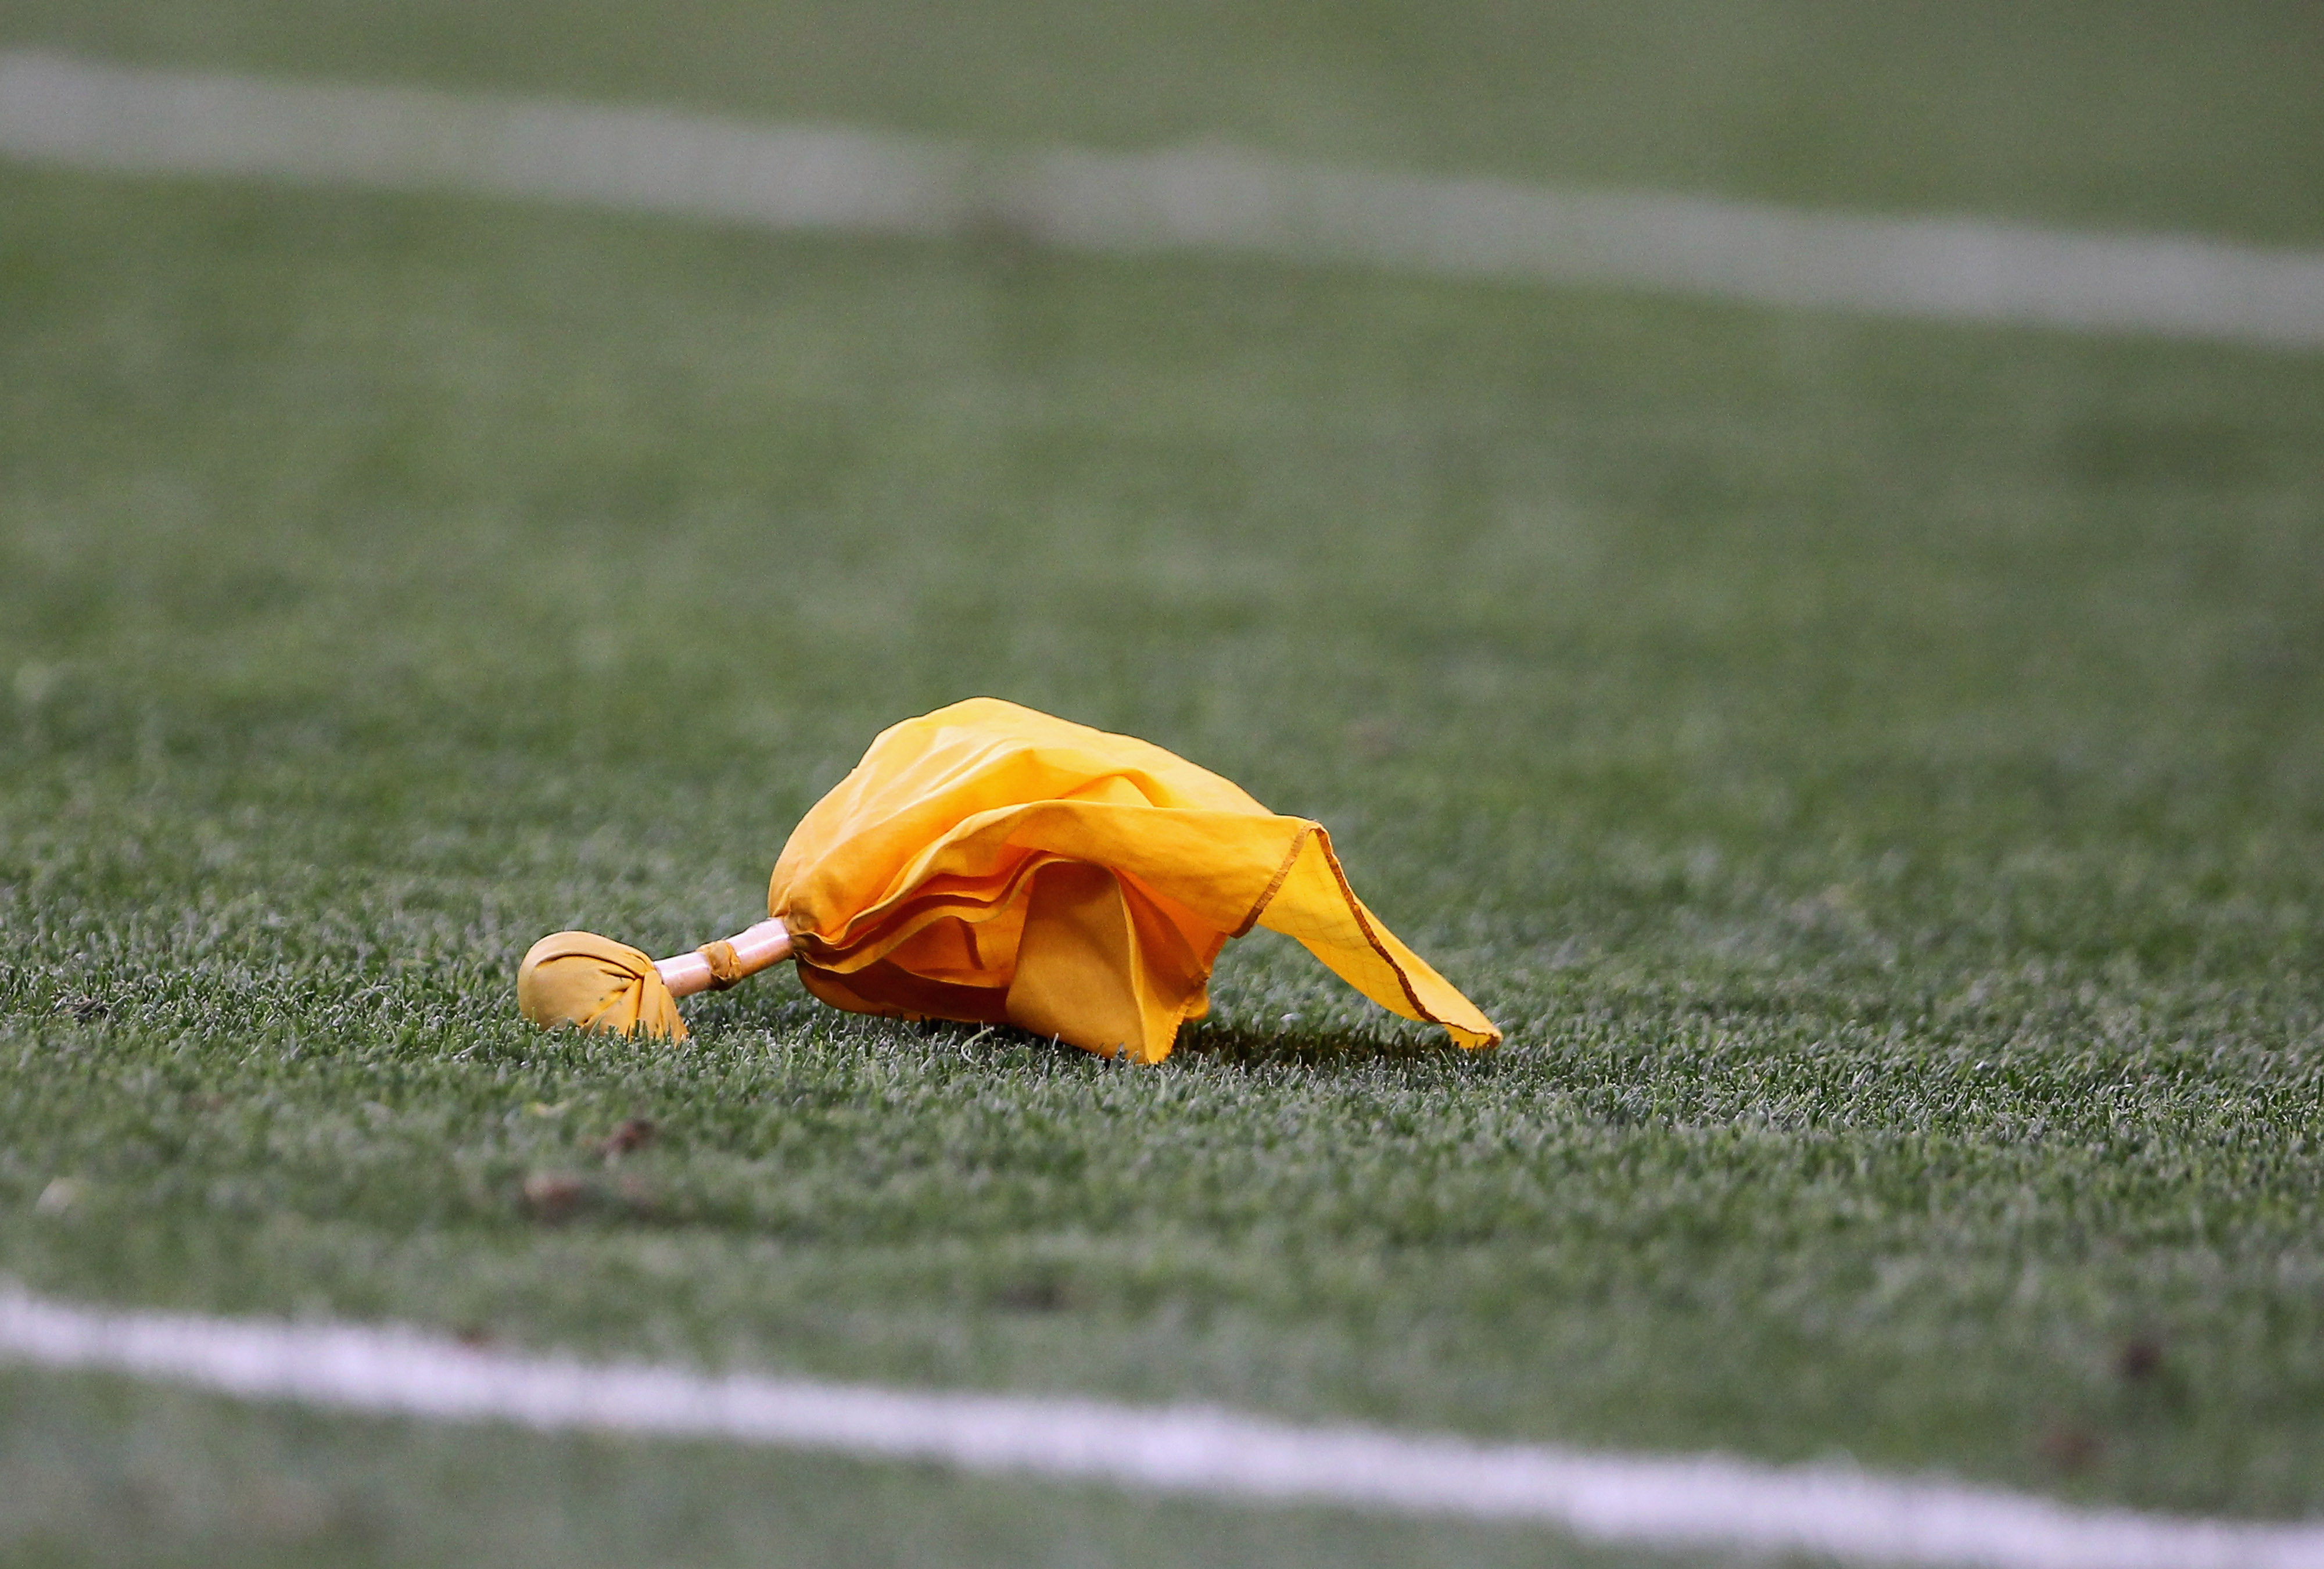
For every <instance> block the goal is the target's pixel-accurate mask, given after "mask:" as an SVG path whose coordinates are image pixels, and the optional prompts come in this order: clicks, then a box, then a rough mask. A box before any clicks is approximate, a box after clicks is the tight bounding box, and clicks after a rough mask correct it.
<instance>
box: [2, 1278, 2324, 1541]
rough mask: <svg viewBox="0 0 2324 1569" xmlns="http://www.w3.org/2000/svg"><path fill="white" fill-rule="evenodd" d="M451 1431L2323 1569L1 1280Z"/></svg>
mask: <svg viewBox="0 0 2324 1569" xmlns="http://www.w3.org/2000/svg"><path fill="white" fill-rule="evenodd" d="M0 1361H19V1362H28V1363H32V1364H34V1365H36V1366H39V1367H44V1368H57V1369H81V1370H88V1371H104V1372H111V1373H124V1374H128V1375H131V1376H133V1377H137V1378H144V1379H152V1380H161V1381H163V1382H168V1383H174V1384H186V1385H191V1386H193V1387H195V1388H198V1389H210V1390H216V1391H219V1392H222V1393H225V1394H228V1395H235V1396H239V1397H241V1398H245V1399H268V1400H289V1401H295V1402H298V1403H300V1404H304V1405H309V1406H320V1407H333V1408H337V1409H339V1410H346V1411H361V1412H372V1413H378V1414H383V1415H393V1416H402V1417H423V1418H429V1419H433V1420H437V1421H447V1422H508V1423H513V1424H516V1425H518V1426H525V1427H532V1428H537V1429H540V1430H542V1431H547V1432H557V1431H565V1430H572V1429H589V1430H595V1431H601V1432H618V1433H631V1434H645V1435H670V1436H685V1437H693V1438H724V1439H730V1440H733V1441H736V1442H740V1443H745V1444H772V1445H776V1446H779V1447H782V1448H788V1449H804V1450H816V1451H822V1452H825V1453H832V1454H845V1455H852V1456H856V1457H859V1458H862V1459H868V1460H913V1461H923V1462H931V1461H932V1462H936V1463H941V1464H945V1465H952V1466H956V1467H959V1468H961V1469H963V1470H965V1471H977V1472H1015V1473H1019V1474H1023V1475H1030V1476H1037V1477H1046V1478H1055V1479H1062V1480H1067V1481H1086V1482H1098V1483H1107V1484H1111V1485H1115V1486H1120V1487H1124V1488H1130V1489H1134V1490H1139V1491H1152V1492H1167V1493H1184V1494H1191V1495H1195V1496H1200V1497H1208V1498H1216V1499H1226V1500H1246V1501H1254V1502H1277V1503H1322V1504H1333V1505H1342V1506H1347V1507H1351V1508H1355V1509H1373V1510H1381V1511H1387V1512H1391V1513H1396V1514H1406V1515H1422V1516H1459V1517H1465V1518H1471V1519H1480V1520H1502V1521H1515V1522H1528V1523H1535V1524H1542V1525H1549V1526H1554V1527H1560V1528H1563V1529H1564V1530H1567V1531H1571V1532H1572V1533H1574V1534H1576V1535H1578V1536H1581V1537H1587V1538H1590V1539H1592V1540H1595V1541H1599V1542H1605V1543H1610V1544H1626V1545H1630V1546H1648V1547H1658V1548H1676V1549H1688V1548H1700V1549H1711V1550H1726V1551H1740V1552H1746V1553H1754V1554H1769V1553H1802V1554H1822V1555H1829V1556H1831V1557H1832V1558H1835V1559H1839V1560H1841V1561H1843V1562H1849V1563H1859V1564H1958V1565H1978V1566H1981V1569H2317V1566H2324V1525H2258V1524H2248V1523H2236V1522H2232V1521H2225V1520H2204V1519H2190V1518H2172V1517H2167V1516H2161V1515H2146V1514H2137V1513H2133V1512H2131V1511H2128V1510H2122V1509H2075V1508H2070V1507H2069V1506H2067V1505H2064V1504H2059V1503H2052V1502H2050V1501H2047V1500H2042V1499H2038V1498H2029V1497H2025V1496H2022V1495H2019V1494H2015V1493H2008V1492H2004V1491H1999V1490H1997V1489H1992V1488H1979V1487H1965V1486H1961V1485H1959V1484H1957V1483H1952V1482H1947V1481H1936V1480H1928V1479H1915V1478H1906V1477H1886V1476H1879V1475H1876V1474H1874V1473H1871V1472H1864V1471H1858V1470H1856V1469H1854V1468H1852V1467H1848V1466H1842V1465H1831V1464H1823V1465H1807V1466H1769V1465H1754V1464H1750V1463H1746V1462H1743V1461H1738V1460H1730V1459H1726V1458H1723V1457H1720V1456H1717V1455H1703V1456H1696V1457H1678V1458H1672V1457H1654V1456H1644V1455H1621V1454H1590V1453H1587V1452H1584V1451H1578V1450H1568V1449H1552V1448H1546V1447H1542V1446H1539V1445H1534V1444H1475V1443H1471V1442H1468V1441H1466V1440H1464V1439H1460V1438H1454V1437H1449V1436H1444V1435H1432V1434H1399V1433H1392V1432H1386V1431H1382V1430H1380V1429H1377V1428H1364V1427H1349V1426H1294V1425H1292V1424H1289V1423H1284V1422H1271V1421H1268V1420H1266V1419H1264V1418H1261V1417H1243V1416H1237V1415H1235V1414H1234V1413H1232V1412H1229V1411H1221V1410H1216V1409H1213V1408H1209V1407H1139V1406H1122V1405H1113V1404H1109V1403H1107V1402H1103V1401H1098V1400H1076V1399H1052V1398H1037V1397H1012V1396H1001V1395H970V1394H942V1393H932V1392H927V1391H920V1390H908V1389H877V1388H872V1387H870V1386H867V1385H855V1384H828V1383H814V1382H808V1381H805V1380H790V1379H766V1378H750V1377H742V1376H725V1377H712V1376H705V1375H703V1374H700V1373H696V1372H691V1371H686V1370H684V1369H679V1368H668V1367H655V1366H650V1365H648V1364H644V1363H638V1362H607V1363H590V1362H583V1361H575V1360H573V1359H571V1358H568V1357H558V1356H528V1355H523V1354H521V1353H517V1352H501V1351H491V1350H481V1349H477V1348H475V1347H472V1346H467V1345H464V1344H461V1343H458V1342H457V1341H452V1340H444V1339H438V1338H436V1337H434V1336H431V1335H426V1334H418V1333H416V1332H414V1331H411V1330H409V1329H400V1328H372V1327H366V1326H363V1325H358V1324H326V1323H284V1322H281V1321H276V1320H270V1319H232V1318H205V1317H195V1316H190V1315H179V1314H164V1313H137V1312H112V1311H107V1310H103V1309H94V1308H88V1307H80V1306H72V1305H70V1304H67V1303H61V1302H52V1301H48V1300H44V1299H42V1298H41V1297H32V1296H29V1295H26V1294H24V1293H23V1292H21V1291H11V1290H0Z"/></svg>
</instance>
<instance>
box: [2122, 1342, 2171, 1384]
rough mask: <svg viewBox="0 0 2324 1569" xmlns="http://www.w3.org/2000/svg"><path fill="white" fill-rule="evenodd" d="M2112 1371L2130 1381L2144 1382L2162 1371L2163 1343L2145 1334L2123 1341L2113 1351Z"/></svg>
mask: <svg viewBox="0 0 2324 1569" xmlns="http://www.w3.org/2000/svg"><path fill="white" fill-rule="evenodd" d="M2114 1371H2115V1372H2116V1374H2117V1375H2118V1376H2120V1377H2121V1378H2124V1379H2126V1380H2129V1381H2130V1382H2132V1383H2135V1384H2138V1383H2144V1382H2145V1381H2146V1380H2149V1379H2151V1378H2153V1376H2154V1375H2155V1374H2157V1373H2159V1372H2161V1371H2163V1343H2162V1342H2161V1341H2158V1340H2155V1339H2153V1338H2152V1337H2150V1336H2147V1335H2140V1336H2139V1337H2138V1338H2137V1339H2135V1340H2126V1341H2125V1342H2123V1343H2122V1347H2121V1349H2120V1350H2118V1351H2116V1352H2115V1353H2114Z"/></svg>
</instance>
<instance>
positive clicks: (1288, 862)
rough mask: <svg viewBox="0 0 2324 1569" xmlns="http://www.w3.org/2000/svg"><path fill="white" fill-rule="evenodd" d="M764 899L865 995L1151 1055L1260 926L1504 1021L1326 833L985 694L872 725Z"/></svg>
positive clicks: (1444, 1017) (1472, 1028)
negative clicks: (1357, 876) (1378, 913)
mask: <svg viewBox="0 0 2324 1569" xmlns="http://www.w3.org/2000/svg"><path fill="white" fill-rule="evenodd" d="M767 911H768V913H769V914H770V915H772V916H774V917H775V918H778V919H779V920H781V921H782V922H783V923H784V925H785V926H787V927H788V928H789V929H790V932H791V935H792V938H793V941H794V942H795V944H796V945H797V953H798V969H799V976H800V979H801V980H803V981H804V982H805V983H807V989H808V990H809V991H811V992H814V993H815V994H816V996H818V997H820V998H822V999H823V1000H824V1001H826V1002H829V1003H832V1004H834V1005H835V1006H837V1007H841V1008H848V1009H853V1010H854V1011H857V1012H860V1013H885V1014H894V1015H901V1016H905V1017H909V1018H936V1019H953V1020H963V1021H964V1022H970V1023H990V1024H999V1023H1008V1024H1014V1025H1018V1026H1019V1027H1021V1028H1023V1029H1028V1030H1031V1031H1033V1032H1035V1033H1036V1034H1040V1035H1051V1036H1056V1037H1058V1038H1062V1039H1064V1040H1066V1041H1069V1042H1071V1043H1072V1044H1073V1045H1074V1046H1078V1047H1083V1048H1087V1049H1088V1050H1091V1051H1093V1052H1097V1053H1099V1054H1100V1055H1102V1056H1107V1057H1111V1056H1114V1055H1117V1054H1120V1055H1126V1056H1129V1057H1133V1058H1135V1059H1137V1060H1139V1061H1141V1062H1158V1061H1159V1060H1161V1059H1162V1058H1163V1057H1167V1056H1168V1055H1169V1053H1170V1048H1171V1046H1172V1044H1173V1043H1174V1042H1175V1041H1176V1038H1177V1034H1178V1026H1179V1025H1180V1024H1182V1023H1184V1022H1185V1020H1188V1019H1197V1018H1200V1017H1201V1016H1202V1015H1203V1012H1204V1011H1207V1009H1208V1007H1209V996H1208V986H1209V982H1210V974H1211V966H1212V964H1213V963H1214V962H1215V961H1216V959H1217V958H1218V955H1219V950H1220V949H1221V948H1222V947H1223V946H1225V944H1226V941H1227V939H1228V938H1229V937H1239V936H1240V935H1241V934H1242V933H1244V932H1246V931H1249V930H1250V928H1251V927H1252V926H1254V925H1259V926H1265V927H1267V928H1269V929H1271V930H1275V931H1279V932H1283V933H1285V934H1286V935H1287V936H1290V937H1296V938H1298V939H1299V941H1300V942H1302V943H1304V944H1305V945H1306V946H1307V948H1308V950H1309V951H1310V952H1311V953H1313V954H1314V955H1315V956H1316V957H1317V958H1319V959H1321V960H1322V961H1323V963H1324V964H1327V965H1329V966H1330V967H1331V968H1332V969H1333V971H1335V972H1336V973H1337V974H1340V975H1341V976H1342V978H1344V979H1345V980H1346V981H1347V982H1348V983H1349V984H1351V985H1352V986H1354V987H1355V988H1356V990H1358V991H1359V992H1362V993H1363V994H1364V995H1365V996H1367V997H1369V998H1370V999H1371V1000H1372V1001H1375V1002H1378V1003H1379V1004H1380V1005H1381V1006H1382V1007H1384V1008H1388V1009H1389V1010H1391V1011H1395V1012H1397V1013H1400V1014H1402V1015H1404V1016H1405V1017H1406V1018H1407V1019H1417V1020H1425V1021H1428V1022H1431V1023H1434V1024H1440V1025H1443V1027H1444V1029H1446V1030H1447V1031H1449V1032H1450V1033H1451V1034H1452V1038H1454V1039H1455V1040H1457V1041H1458V1042H1460V1043H1461V1044H1462V1046H1468V1047H1482V1046H1491V1045H1493V1044H1495V1043H1496V1042H1498V1041H1499V1039H1500V1038H1501V1032H1500V1031H1499V1029H1496V1028H1494V1026H1493V1023H1492V1021H1491V1020H1489V1019H1487V1018H1486V1017H1485V1016H1484V1015H1483V1014H1482V1013H1480V1011H1478V1010H1477V1008H1476V1006H1475V1004H1473V1003H1471V1001H1469V1000H1468V999H1467V998H1466V997H1463V996H1462V994H1461V993H1460V992H1457V991H1455V990H1454V989H1453V988H1452V985H1451V983H1448V982H1447V981H1445V979H1444V978H1443V976H1442V975H1439V974H1437V973H1436V972H1435V971H1434V970H1433V969H1431V968H1429V966H1428V964H1427V963H1426V961H1425V960H1423V959H1422V958H1421V957H1420V956H1419V955H1416V954H1415V953H1414V952H1413V951H1412V950H1411V949H1409V948H1407V947H1406V946H1404V945H1403V944H1402V943H1400V942H1398V941H1397V938H1396V937H1395V935H1394V934H1393V933H1391V932H1390V931H1389V930H1388V928H1386V927H1384V926H1382V925H1381V924H1380V923H1379V919H1378V918H1376V917H1374V916H1373V915H1372V913H1371V912H1370V911H1369V910H1368V909H1365V908H1364V907H1363V904H1362V901H1360V900H1358V899H1357V898H1356V896H1355V893H1354V891H1352V890H1351V889H1350V888H1349V886H1348V881H1347V877H1346V874H1345V873H1344V872H1342V871H1341V869H1340V863H1339V858H1338V857H1337V856H1335V855H1333V854H1332V841H1331V835H1329V834H1327V833H1326V832H1325V831H1324V830H1323V826H1321V825H1319V824H1316V823H1313V822H1309V821H1308V820H1306V819H1305V818H1304V817H1278V816H1277V815H1276V814H1275V813H1272V812H1270V811H1268V809H1267V808H1265V807H1262V806H1260V805H1259V803H1258V802H1257V801H1255V800H1253V799H1251V798H1250V796H1248V795H1245V794H1244V793H1243V792H1242V791H1241V790H1240V789H1237V788H1236V787H1235V786H1233V785H1232V784H1230V783H1228V782H1227V781H1226V780H1223V779H1221V778H1220V777H1219V776H1218V775H1216V774H1214V773H1211V772H1209V771H1206V770H1203V769H1200V768H1197V767H1195V766H1194V764H1193V763H1190V762H1188V761H1185V759H1184V758H1180V757H1177V756H1175V755H1173V754H1172V753H1170V752H1165V751H1163V750H1162V749H1161V748H1160V747H1158V746H1154V745H1150V744H1148V743H1146V742H1143V741H1139V740H1135V739H1133V738H1131V737H1130V736H1126V735H1112V734H1107V733H1106V732H1104V731H1102V730H1092V729H1090V728H1088V727H1087V726H1086V725H1074V724H1070V723H1068V722H1067V721H1065V720H1063V719H1056V718H1052V717H1050V716H1049V715H1046V714H1039V713H1036V712H1035V711H1033V710H1032V709H1029V708H1020V707H1019V706H1017V705H1015V704H1013V703H1003V702H1001V701H998V700H997V699H994V698H990V697H977V698H972V699H970V700H969V701H967V702H964V703H955V704H954V705H953V706H950V707H948V708H940V709H938V710H937V711H936V712H935V713H933V714H929V715H924V716H922V717H920V718H918V719H908V720H906V721H905V722H904V723H902V724H901V725H895V726H893V727H891V728H890V729H888V730H886V731H884V732H882V733H881V735H880V737H879V739H878V740H876V741H874V742H873V743H871V751H869V752H866V753H864V756H863V761H862V762H860V763H858V764H857V765H856V767H855V771H853V773H851V774H849V775H848V776H847V778H846V779H844V780H842V781H841V782H840V784H839V786H838V788H836V789H834V790H833V791H832V792H831V793H830V794H829V795H827V796H825V798H823V799H822V800H821V801H819V802H817V803H816V806H815V808H814V809H813V810H811V811H809V812H808V813H807V817H805V818H804V819H803V820H802V821H801V822H800V824H799V826H798V829H797V830H796V831H794V832H793V833H792V835H791V837H790V842H789V843H788V844H786V845H784V846H783V854H782V858H781V859H780V860H779V861H778V862H776V863H775V874H774V879H773V881H772V882H771V883H770V885H769V887H768V891H767Z"/></svg>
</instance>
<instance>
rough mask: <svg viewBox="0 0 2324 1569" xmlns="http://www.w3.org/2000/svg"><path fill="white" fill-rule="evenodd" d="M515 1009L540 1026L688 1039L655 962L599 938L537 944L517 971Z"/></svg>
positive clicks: (565, 937) (587, 935) (564, 935)
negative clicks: (577, 1026)
mask: <svg viewBox="0 0 2324 1569" xmlns="http://www.w3.org/2000/svg"><path fill="white" fill-rule="evenodd" d="M516 1005H517V1008H518V1010H519V1011H521V1012H522V1013H523V1014H524V1016H525V1017H526V1018H527V1019H530V1020H532V1021H533V1022H534V1023H536V1024H544V1025H549V1024H577V1025H579V1026H580V1027H581V1028H582V1029H604V1030H611V1031H612V1032H613V1034H615V1035H630V1034H633V1033H635V1032H636V1031H637V1030H640V1029H643V1030H644V1031H645V1032H646V1033H647V1034H648V1035H660V1036H667V1037H668V1038H670V1039H672V1040H684V1039H685V1038H686V1020H683V1019H681V1018H679V1017H678V999H677V998H675V997H672V996H671V995H670V994H669V987H668V986H666V985H664V984H662V979H661V974H660V972H659V971H657V970H656V969H655V968H654V962H653V960H652V959H650V958H649V957H648V956H647V955H645V954H644V953H642V952H641V951H640V950H638V949H636V948H633V947H631V946H629V945H628V944H627V943H617V942H614V941H613V940H612V939H611V938H609V937H599V936H598V935H597V934H596V933H595V932H552V933H550V934H549V936H547V937H543V938H541V939H540V940H539V942H537V943H535V944H533V945H532V946H531V947H530V949H529V950H527V952H526V953H525V955H524V962H523V963H522V964H519V965H518V966H517V972H516Z"/></svg>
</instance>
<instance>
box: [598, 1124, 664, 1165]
mask: <svg viewBox="0 0 2324 1569" xmlns="http://www.w3.org/2000/svg"><path fill="white" fill-rule="evenodd" d="M657 1132H659V1129H657V1128H656V1127H655V1126H654V1123H653V1119H651V1118H650V1117H625V1118H623V1119H622V1123H621V1125H620V1126H619V1127H617V1128H615V1129H614V1130H613V1131H612V1132H611V1133H608V1134H606V1135H605V1137H604V1139H603V1140H600V1141H599V1143H598V1145H597V1148H598V1149H602V1150H603V1151H604V1155H605V1158H606V1159H608V1160H615V1159H619V1158H621V1157H622V1156H624V1155H627V1154H629V1153H630V1152H631V1151H632V1150H636V1149H644V1148H645V1147H646V1146H647V1145H649V1144H650V1143H652V1142H653V1140H654V1134H655V1133H657Z"/></svg>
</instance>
